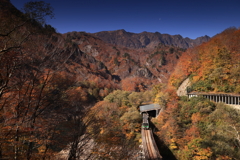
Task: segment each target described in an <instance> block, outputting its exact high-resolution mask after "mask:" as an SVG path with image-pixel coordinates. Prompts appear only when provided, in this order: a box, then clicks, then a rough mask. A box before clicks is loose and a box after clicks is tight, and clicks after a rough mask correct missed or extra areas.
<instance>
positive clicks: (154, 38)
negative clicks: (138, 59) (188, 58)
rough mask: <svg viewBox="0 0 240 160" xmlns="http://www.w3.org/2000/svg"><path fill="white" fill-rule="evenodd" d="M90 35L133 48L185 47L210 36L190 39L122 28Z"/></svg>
mask: <svg viewBox="0 0 240 160" xmlns="http://www.w3.org/2000/svg"><path fill="white" fill-rule="evenodd" d="M92 35H95V36H97V37H99V38H101V39H102V40H103V41H105V42H107V43H110V44H114V45H119V46H124V47H128V48H134V49H139V48H153V47H155V46H157V45H158V44H165V45H173V46H175V47H179V48H184V49H187V48H191V47H194V46H197V45H200V44H202V43H203V42H207V41H209V40H210V37H209V36H207V35H205V36H201V37H198V38H196V39H191V38H188V37H185V38H183V37H182V36H181V35H170V34H161V33H159V32H155V33H152V32H147V31H143V32H141V33H132V32H127V31H125V30H124V29H120V30H114V31H101V32H96V33H92Z"/></svg>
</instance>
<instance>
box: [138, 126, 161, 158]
mask: <svg viewBox="0 0 240 160" xmlns="http://www.w3.org/2000/svg"><path fill="white" fill-rule="evenodd" d="M141 134H142V144H143V151H144V154H145V159H147V160H162V156H161V155H160V153H159V151H158V148H157V145H156V142H155V140H154V137H153V133H152V130H151V129H149V130H146V129H143V128H142V130H141Z"/></svg>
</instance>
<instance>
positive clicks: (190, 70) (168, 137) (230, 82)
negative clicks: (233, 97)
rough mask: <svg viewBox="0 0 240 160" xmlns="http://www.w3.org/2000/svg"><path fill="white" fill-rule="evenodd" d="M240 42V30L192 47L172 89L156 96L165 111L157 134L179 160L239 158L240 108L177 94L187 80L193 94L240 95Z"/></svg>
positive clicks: (181, 62) (173, 77)
mask: <svg viewBox="0 0 240 160" xmlns="http://www.w3.org/2000/svg"><path fill="white" fill-rule="evenodd" d="M239 38H240V30H239V29H236V28H229V29H226V30H225V31H223V32H222V33H220V34H218V35H216V36H214V37H213V38H212V39H211V40H210V41H209V42H207V43H203V44H202V45H200V46H197V47H194V48H192V49H188V50H187V51H186V52H184V53H183V54H182V56H181V57H180V59H179V61H178V64H177V66H176V68H175V71H174V72H173V74H172V75H171V77H170V79H169V84H168V86H167V87H166V88H164V87H162V89H161V91H159V92H158V94H157V95H156V99H155V100H156V102H158V103H159V104H161V105H163V106H164V107H165V108H164V111H163V112H162V113H161V115H160V116H159V117H158V118H157V119H156V120H155V124H156V126H157V128H158V129H159V132H158V133H157V134H158V137H159V138H160V139H161V140H162V143H165V144H166V145H167V146H168V147H169V149H170V150H171V152H172V153H173V154H174V155H175V157H176V159H179V160H185V159H239V156H240V141H239V132H240V125H239V124H240V123H239V122H240V119H239V117H240V112H239V110H238V109H235V108H232V107H231V106H227V105H225V104H223V103H214V102H212V101H209V100H208V99H205V98H203V97H193V98H190V99H188V98H187V97H184V96H183V97H178V96H177V94H176V89H177V88H178V87H179V85H180V84H181V83H182V82H183V81H184V80H185V79H186V78H187V77H188V78H189V79H190V82H191V87H190V88H188V91H199V92H215V93H219V92H220V93H226V92H230V93H235V94H238V95H239V93H240V91H239V86H240V45H239V40H240V39H239ZM166 152H167V151H166V150H165V152H163V153H166ZM162 156H163V157H164V156H165V157H168V156H169V155H167V154H166V155H162Z"/></svg>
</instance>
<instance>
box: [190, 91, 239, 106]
mask: <svg viewBox="0 0 240 160" xmlns="http://www.w3.org/2000/svg"><path fill="white" fill-rule="evenodd" d="M187 95H188V98H191V97H198V96H203V97H205V98H207V99H209V100H211V101H214V102H223V103H226V104H229V105H240V95H238V94H231V93H224V94H223V93H218V94H217V93H205V92H190V93H188V94H187Z"/></svg>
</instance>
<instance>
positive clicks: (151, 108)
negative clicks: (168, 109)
mask: <svg viewBox="0 0 240 160" xmlns="http://www.w3.org/2000/svg"><path fill="white" fill-rule="evenodd" d="M160 110H161V107H160V105H159V104H157V103H153V104H147V105H142V106H140V114H142V113H144V112H147V113H148V115H149V116H150V117H157V116H158V115H159V113H160Z"/></svg>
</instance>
